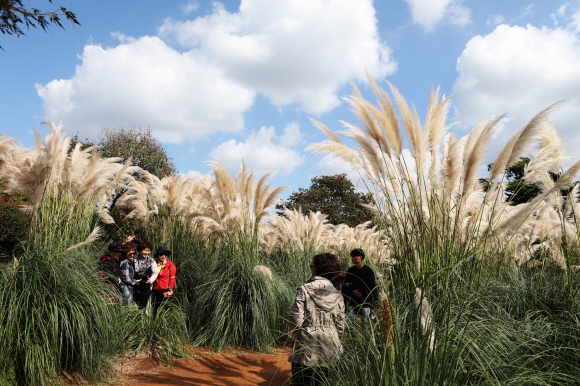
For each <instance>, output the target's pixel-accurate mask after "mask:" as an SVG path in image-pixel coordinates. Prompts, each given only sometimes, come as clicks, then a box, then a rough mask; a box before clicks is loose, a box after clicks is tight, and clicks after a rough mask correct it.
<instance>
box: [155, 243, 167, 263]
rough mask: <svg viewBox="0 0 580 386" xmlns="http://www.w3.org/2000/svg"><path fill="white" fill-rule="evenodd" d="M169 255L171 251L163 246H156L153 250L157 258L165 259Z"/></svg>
mask: <svg viewBox="0 0 580 386" xmlns="http://www.w3.org/2000/svg"><path fill="white" fill-rule="evenodd" d="M169 256H171V251H170V250H169V249H167V248H166V247H164V246H160V247H157V250H156V251H155V257H156V258H158V259H159V260H166V259H167V258H168V257H169Z"/></svg>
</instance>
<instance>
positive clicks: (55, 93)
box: [37, 0, 396, 143]
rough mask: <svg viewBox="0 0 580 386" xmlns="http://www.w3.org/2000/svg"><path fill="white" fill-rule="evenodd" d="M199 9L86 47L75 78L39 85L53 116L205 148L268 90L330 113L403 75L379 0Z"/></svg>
mask: <svg viewBox="0 0 580 386" xmlns="http://www.w3.org/2000/svg"><path fill="white" fill-rule="evenodd" d="M197 4H198V3H197V2H195V1H191V0H190V1H188V2H186V3H185V6H184V8H183V11H184V12H185V13H186V15H188V14H190V15H192V16H190V17H191V19H190V20H188V21H174V20H171V19H167V20H165V22H164V23H163V25H162V26H161V27H160V28H159V37H155V36H143V37H136V38H128V37H126V36H124V35H123V34H122V33H115V34H113V36H114V37H116V38H117V39H118V40H119V43H118V45H117V46H114V47H101V46H99V45H96V44H89V45H87V46H85V49H84V51H83V53H82V55H81V56H80V59H81V64H79V65H78V66H77V68H76V71H75V74H74V75H73V76H72V77H71V78H69V79H55V80H53V81H51V82H49V83H47V84H44V85H40V84H39V85H37V90H38V95H39V96H40V97H41V98H42V99H43V103H44V110H45V115H46V118H47V119H52V120H54V121H57V122H62V123H63V124H64V126H65V128H68V129H69V130H71V131H73V132H76V131H78V132H80V133H82V134H93V135H94V134H95V132H98V131H99V130H100V128H101V127H102V126H104V125H106V126H113V127H117V126H121V125H137V126H143V127H151V128H152V130H153V132H154V133H155V135H157V136H158V137H159V138H160V139H161V140H162V141H164V142H175V143H178V142H182V141H184V140H189V141H195V140H197V139H199V138H201V137H204V136H208V135H211V134H215V133H217V132H234V131H239V130H242V129H243V128H244V112H246V111H247V110H248V109H249V108H250V107H251V106H252V105H253V103H254V100H255V97H256V95H257V94H258V93H262V94H263V95H266V96H267V97H268V98H269V99H270V101H272V103H274V104H275V105H278V106H284V105H288V104H294V103H296V104H298V106H299V107H300V108H302V109H303V110H305V111H307V112H308V113H310V114H320V113H323V112H326V111H329V110H331V109H333V108H335V107H337V106H338V105H339V103H340V102H339V98H338V97H337V92H338V91H339V89H340V88H341V87H342V86H343V85H344V84H346V83H347V82H348V81H349V79H351V78H354V79H357V80H358V79H361V80H364V72H365V70H368V71H369V73H370V74H371V75H372V76H373V77H374V78H381V77H384V76H386V75H388V74H391V73H393V72H394V71H395V69H396V63H395V62H394V61H393V60H392V58H391V50H390V49H389V48H388V47H387V46H386V45H385V44H384V43H383V42H381V41H380V39H379V35H378V28H377V19H376V15H375V9H374V8H373V2H372V0H342V1H339V2H337V1H334V0H300V1H296V0H276V1H270V0H243V1H241V4H240V6H239V10H238V11H237V12H233V13H230V12H228V11H226V9H225V8H224V6H223V5H222V4H221V3H219V2H215V3H213V9H212V10H211V11H210V12H209V13H208V14H207V15H205V16H199V17H196V15H195V12H194V11H195V10H196V9H197ZM171 44H175V45H179V44H181V47H179V50H178V49H176V48H174V47H172V46H171Z"/></svg>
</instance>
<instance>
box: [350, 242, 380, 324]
mask: <svg viewBox="0 0 580 386" xmlns="http://www.w3.org/2000/svg"><path fill="white" fill-rule="evenodd" d="M364 258H365V253H364V251H363V250H362V249H360V248H356V249H353V250H352V251H351V252H350V259H351V262H352V263H353V264H354V265H353V266H352V267H350V268H349V269H348V271H347V272H346V276H345V279H344V285H343V287H342V293H343V294H344V296H345V298H346V300H347V306H346V310H347V315H348V319H349V320H350V322H351V323H352V324H354V322H355V319H356V316H357V315H360V316H361V318H362V324H363V327H364V328H365V329H367V328H368V323H369V316H370V314H371V308H373V307H374V305H376V304H377V302H378V300H379V290H378V287H377V281H376V278H375V272H374V271H373V270H372V268H371V267H369V266H368V265H365V264H364V262H363V260H364Z"/></svg>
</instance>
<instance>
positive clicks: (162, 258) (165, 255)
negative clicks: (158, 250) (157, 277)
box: [159, 252, 167, 261]
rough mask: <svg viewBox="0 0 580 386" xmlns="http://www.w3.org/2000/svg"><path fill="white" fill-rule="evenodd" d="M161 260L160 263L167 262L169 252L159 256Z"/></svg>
mask: <svg viewBox="0 0 580 386" xmlns="http://www.w3.org/2000/svg"><path fill="white" fill-rule="evenodd" d="M159 260H160V261H165V260H167V252H163V253H162V254H160V255H159Z"/></svg>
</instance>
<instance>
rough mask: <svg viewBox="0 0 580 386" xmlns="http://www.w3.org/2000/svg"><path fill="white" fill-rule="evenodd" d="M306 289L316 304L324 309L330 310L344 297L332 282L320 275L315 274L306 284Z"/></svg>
mask: <svg viewBox="0 0 580 386" xmlns="http://www.w3.org/2000/svg"><path fill="white" fill-rule="evenodd" d="M304 289H305V290H306V292H307V293H308V295H310V297H311V298H312V300H313V301H314V304H316V306H317V307H319V308H321V309H323V310H324V311H330V310H332V309H333V308H334V307H336V305H337V304H338V302H340V300H341V299H342V293H340V291H337V290H336V288H334V286H333V285H332V282H331V281H330V280H328V279H325V278H323V277H320V276H314V277H312V278H310V280H308V282H306V284H304Z"/></svg>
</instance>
